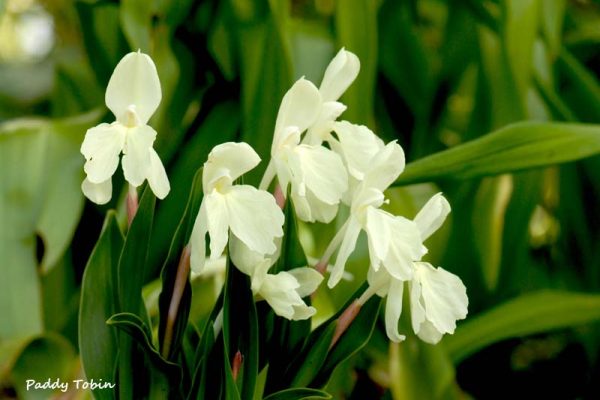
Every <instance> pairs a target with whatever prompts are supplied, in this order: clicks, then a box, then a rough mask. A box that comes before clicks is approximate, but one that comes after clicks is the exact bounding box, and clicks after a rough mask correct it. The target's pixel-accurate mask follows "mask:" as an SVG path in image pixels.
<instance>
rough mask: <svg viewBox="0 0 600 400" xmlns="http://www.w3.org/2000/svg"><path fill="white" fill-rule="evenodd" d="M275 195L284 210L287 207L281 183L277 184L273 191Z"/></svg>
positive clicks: (276, 200)
mask: <svg viewBox="0 0 600 400" xmlns="http://www.w3.org/2000/svg"><path fill="white" fill-rule="evenodd" d="M273 196H274V197H275V202H276V203H277V205H278V206H279V208H281V209H282V210H283V208H284V207H285V193H283V190H281V185H280V184H279V183H277V184H276V185H275V190H274V191H273Z"/></svg>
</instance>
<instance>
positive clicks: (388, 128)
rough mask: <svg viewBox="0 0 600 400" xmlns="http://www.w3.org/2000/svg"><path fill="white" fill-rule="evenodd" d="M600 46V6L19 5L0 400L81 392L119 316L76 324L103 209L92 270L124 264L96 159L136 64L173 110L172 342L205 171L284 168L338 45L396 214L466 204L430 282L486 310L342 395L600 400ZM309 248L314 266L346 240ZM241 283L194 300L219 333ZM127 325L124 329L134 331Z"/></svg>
mask: <svg viewBox="0 0 600 400" xmlns="http://www.w3.org/2000/svg"><path fill="white" fill-rule="evenodd" d="M32 15H34V16H35V15H42V16H44V17H45V18H51V21H52V23H53V25H52V32H53V45H52V47H51V50H50V51H49V53H47V54H45V53H44V54H33V53H32V54H29V53H27V52H26V51H23V50H22V49H21V50H20V49H19V48H18V46H17V45H15V43H19V36H18V29H17V28H15V27H16V26H18V24H19V23H23V21H24V20H26V19H27V18H30V17H31V16H32ZM599 43H600V2H598V1H589V0H588V1H567V0H483V1H478V0H405V1H394V0H378V1H376V0H337V1H334V0H314V1H312V0H304V1H302V0H294V1H286V0H259V1H251V0H223V1H217V0H205V1H200V0H198V1H194V0H183V1H170V0H155V1H141V0H123V1H120V2H119V1H108V0H107V1H94V0H81V1H68V0H57V1H40V2H35V1H31V2H27V1H9V0H4V1H0V121H2V123H1V125H0V274H1V275H0V276H1V279H0V397H2V396H6V397H13V396H19V398H46V397H47V396H49V393H47V392H26V391H25V390H24V381H25V380H26V379H34V378H37V379H39V380H45V379H47V378H48V377H53V378H54V377H62V378H63V379H76V378H77V377H81V376H82V373H83V371H82V368H81V362H80V361H79V360H80V358H79V354H80V353H81V352H83V351H85V349H82V348H81V347H80V345H79V343H83V342H82V341H81V337H78V332H81V329H82V327H81V326H79V330H78V315H79V313H80V311H81V310H82V309H83V314H82V315H92V316H93V315H98V313H103V312H104V311H105V306H107V307H110V304H108V305H106V304H104V303H95V302H93V301H90V302H87V303H86V302H81V301H80V296H81V290H82V276H83V273H84V269H85V266H86V264H87V262H88V259H89V258H90V254H91V253H92V249H93V248H94V246H95V245H96V241H97V240H98V237H99V236H100V231H101V229H102V226H103V220H104V216H105V214H106V213H107V210H109V209H112V208H114V209H116V210H117V211H116V212H112V211H111V212H110V213H109V217H108V218H107V222H106V224H105V232H109V234H107V235H105V236H103V240H104V241H106V243H107V244H106V245H105V246H103V247H101V248H102V252H101V251H96V252H95V253H94V254H95V257H96V259H102V257H109V258H110V257H111V256H110V254H111V253H110V252H111V251H117V249H118V250H119V251H120V249H121V247H122V246H125V247H127V242H126V241H125V243H123V236H122V234H121V233H120V230H119V228H118V226H119V225H120V226H121V227H123V226H124V225H125V219H126V216H125V214H124V202H123V199H124V195H125V192H126V187H125V185H122V182H123V178H122V177H121V176H119V175H118V174H117V176H116V179H117V181H116V182H115V183H114V187H115V194H114V195H113V200H112V202H111V203H110V204H109V205H107V206H105V207H97V206H94V205H92V204H91V203H89V202H86V201H84V198H83V195H82V193H81V191H80V188H79V186H80V182H81V181H82V180H83V168H82V166H83V161H84V160H83V157H82V156H81V154H80V153H79V146H80V144H81V142H82V140H83V136H84V134H85V131H86V129H87V128H89V127H91V126H94V125H96V124H97V123H99V122H100V121H110V120H111V118H112V116H111V115H109V113H108V112H107V110H106V108H105V107H104V106H103V103H104V89H105V87H106V84H107V82H108V79H109V77H110V74H111V73H112V70H113V68H114V66H115V65H116V64H117V62H118V61H119V59H120V58H121V57H122V56H123V55H124V54H125V53H127V52H128V51H131V50H136V49H141V50H142V51H143V52H146V53H148V54H150V55H151V56H152V58H153V59H154V61H155V62H156V65H157V68H158V72H159V76H160V79H161V84H162V89H163V101H162V103H161V106H160V108H159V109H158V112H157V114H156V115H155V116H154V117H153V119H152V120H151V124H152V126H154V127H155V128H156V130H157V131H158V133H159V135H158V138H157V143H156V144H155V148H156V149H157V151H158V153H159V154H160V157H161V159H162V160H163V162H164V163H165V166H166V167H167V172H168V174H169V178H170V181H171V186H172V191H171V193H170V195H169V196H168V197H167V198H166V199H165V200H164V201H161V202H158V204H157V206H156V211H155V212H154V214H153V219H154V224H153V228H152V229H144V227H142V226H140V227H139V228H138V229H140V232H142V234H146V235H148V239H147V243H148V257H147V261H146V262H145V263H144V262H143V261H139V263H143V264H144V265H143V266H141V267H140V268H138V269H136V270H135V271H136V274H137V275H135V276H133V278H135V279H134V280H136V281H137V282H138V284H140V285H141V283H142V282H143V283H145V284H146V285H145V287H144V299H145V301H146V305H147V309H148V315H147V319H148V321H150V322H151V325H152V326H157V324H156V321H157V318H158V313H159V303H160V302H159V301H158V295H159V293H160V271H161V267H162V266H163V263H164V261H165V259H167V260H173V259H174V258H176V257H177V255H173V254H171V255H169V246H170V244H171V242H172V238H173V237H174V236H175V237H179V236H177V235H176V229H177V227H178V224H179V221H180V220H182V216H183V214H184V210H185V207H186V204H187V202H188V196H189V194H190V188H191V186H192V183H193V181H194V175H195V172H196V170H197V168H199V167H200V166H201V165H202V163H203V162H204V161H205V159H206V156H207V154H208V152H209V151H210V150H211V148H212V147H213V146H214V145H215V144H218V143H221V142H225V141H232V140H236V141H237V140H243V141H246V142H248V143H249V144H251V145H252V146H253V147H254V148H255V149H256V150H257V152H258V153H259V154H260V155H261V157H262V158H263V160H267V159H268V151H269V148H270V143H271V139H272V132H273V127H274V122H275V116H276V113H277V109H278V106H279V102H280V101H281V98H282V96H283V94H284V93H285V91H286V90H287V89H288V88H289V87H290V86H291V84H292V83H293V81H294V80H295V79H297V78H299V77H301V76H306V77H307V78H308V79H311V80H313V81H314V82H316V83H318V82H320V79H321V77H322V73H323V71H324V68H325V67H326V65H327V63H328V62H329V60H330V59H331V58H332V56H333V55H334V54H335V52H336V51H337V50H338V49H339V48H340V47H342V46H344V47H346V48H347V49H348V50H350V51H352V52H354V53H356V54H357V55H358V57H359V58H360V60H361V72H360V75H359V77H358V79H357V80H356V81H355V83H354V84H353V85H352V87H351V88H350V90H348V92H347V93H346V94H345V96H344V97H343V98H342V101H343V102H344V103H345V104H347V105H348V110H347V111H346V113H345V114H344V115H343V118H344V119H347V120H349V121H351V122H354V123H361V124H366V125H368V126H369V127H370V128H371V129H373V130H374V131H375V132H376V133H377V134H379V135H380V136H381V137H382V138H384V140H386V141H388V140H393V139H395V140H398V142H399V143H400V144H401V145H402V146H403V147H404V149H405V151H406V154H407V160H408V162H409V164H408V165H407V168H406V171H405V173H404V174H403V175H401V177H400V179H399V181H398V182H397V185H395V187H394V188H393V189H390V190H389V191H388V193H387V195H388V197H389V198H390V199H391V204H390V205H389V207H390V208H391V209H393V210H394V211H397V212H401V213H403V214H406V215H408V216H410V217H412V216H413V215H414V214H415V212H416V210H417V209H418V207H420V206H421V205H422V204H423V203H424V202H425V199H426V198H427V197H428V196H430V195H431V194H433V193H435V192H437V191H439V190H441V191H443V192H444V193H445V195H446V196H447V197H448V199H449V201H450V204H451V205H452V208H453V212H452V216H451V220H450V221H448V222H447V224H446V225H447V227H446V228H445V229H444V230H443V231H441V232H440V233H438V235H437V236H435V237H434V239H432V240H434V241H435V244H433V245H431V246H430V247H431V248H432V250H431V254H430V260H431V261H432V262H434V263H436V264H438V265H442V266H443V267H444V268H446V269H448V270H450V271H452V272H453V273H455V274H457V275H458V276H460V277H461V279H462V280H463V281H464V283H465V284H466V286H467V289H468V295H469V301H470V304H469V316H468V317H467V320H466V321H462V322H460V323H459V325H458V329H457V331H456V333H455V335H453V336H449V337H447V338H445V339H444V340H443V341H442V342H441V343H440V344H439V345H437V346H430V345H426V344H423V343H421V342H419V341H417V340H416V339H415V338H414V337H408V339H407V341H406V342H404V343H401V344H399V345H395V344H389V343H388V341H387V339H386V338H385V330H384V329H383V326H382V323H381V322H380V323H378V324H377V325H376V327H375V330H374V332H373V334H372V336H371V337H370V340H369V342H368V343H367V345H366V346H365V347H364V348H363V349H362V350H361V351H360V352H358V353H357V354H355V355H353V356H352V357H351V358H350V359H349V360H347V361H345V362H344V363H343V364H341V365H340V367H339V368H337V369H336V370H335V373H334V374H333V377H332V379H331V380H330V381H329V383H328V384H327V386H326V390H327V391H328V392H329V393H331V394H332V395H333V398H335V399H342V398H355V399H365V398H368V399H371V398H373V399H375V398H386V399H425V398H464V397H468V396H472V397H474V398H490V397H515V396H517V394H516V393H517V392H516V390H517V389H516V387H517V385H523V386H521V388H520V392H518V394H519V396H518V397H527V396H535V397H538V398H574V397H579V398H582V397H583V398H585V397H587V398H598V397H600V383H599V382H600V362H599V356H600V350H599V349H600V329H599V325H598V321H599V320H600V207H598V205H599V199H600V156H598V154H600V125H598V124H599V123H600V85H599V83H598V74H599V71H600V46H599ZM265 165H266V162H263V163H262V164H261V166H262V168H264V167H265ZM261 174H262V170H261V167H260V166H259V168H258V169H257V171H254V172H253V173H251V174H249V176H246V177H245V179H246V180H248V181H250V182H252V183H257V180H258V177H259V176H260V175H261ZM119 192H121V194H120V195H119ZM148 201H150V200H148ZM143 202H144V198H142V203H143ZM148 204H150V203H148ZM148 207H149V208H152V207H151V206H150V205H148ZM140 224H141V222H140ZM299 228H300V233H301V235H300V236H301V239H302V241H303V245H304V248H305V250H306V252H307V253H308V254H309V256H312V257H318V256H319V255H320V254H321V253H322V252H323V250H324V247H325V246H326V244H327V242H328V238H330V237H331V235H332V234H333V233H334V232H335V222H334V223H332V224H330V226H317V227H309V226H304V225H301V226H300V227H299ZM132 229H133V228H132ZM182 229H183V230H184V231H183V232H185V229H186V228H185V227H184V228H182ZM182 234H184V233H181V232H180V233H179V235H182ZM178 240H181V238H180V239H178ZM98 248H100V246H99V247H98ZM132 251H140V249H135V250H132ZM131 257H132V259H135V257H134V256H131ZM138 259H139V258H138ZM141 260H143V257H142V258H141ZM292 262H294V260H292ZM295 262H300V260H295ZM90 263H91V261H90ZM367 263H368V257H367V253H366V249H365V250H364V251H362V252H361V251H357V252H356V253H355V254H354V256H353V257H352V258H351V270H352V272H353V273H354V275H355V279H354V280H353V281H348V282H344V283H343V284H341V285H339V286H338V287H336V289H335V290H334V291H333V292H328V291H327V290H321V291H319V292H318V293H317V296H316V297H315V298H314V299H313V301H314V304H315V305H316V307H317V308H318V309H319V311H320V312H319V314H318V315H317V318H316V320H315V321H313V323H318V322H322V321H325V320H326V319H327V318H329V317H330V316H331V315H333V313H334V312H335V311H337V310H338V309H339V308H340V307H341V306H342V305H343V304H344V303H345V302H346V301H347V300H349V298H350V295H351V294H352V293H353V292H354V291H355V290H356V289H357V288H358V286H359V285H360V283H361V281H362V277H363V276H364V274H365V271H366V267H367ZM89 265H91V264H88V267H89ZM115 268H116V267H115ZM104 272H106V271H104ZM90 273H91V272H90ZM97 279H98V285H99V286H98V287H94V285H92V287H91V288H89V289H87V290H97V291H98V296H100V297H101V296H108V295H107V294H106V291H105V290H101V289H103V288H104V286H103V285H105V284H106V283H102V281H103V280H104V282H106V281H110V279H112V278H111V276H102V275H101V274H100V275H99V276H97ZM222 279H224V277H222V276H214V277H211V278H207V279H197V280H194V281H193V282H192V290H193V296H192V299H191V303H190V321H191V322H192V323H194V325H195V326H196V327H197V328H198V329H200V330H201V329H202V327H203V326H204V322H205V321H207V320H209V318H210V317H209V314H210V311H211V309H212V305H213V304H214V303H215V302H216V301H217V296H218V293H216V292H215V290H214V287H215V285H218V284H219V282H222ZM231 284H233V283H231ZM108 286H110V285H108ZM83 289H84V290H86V288H83ZM106 290H109V288H108V289H106ZM259 306H260V305H257V307H259ZM132 307H134V308H135V307H139V305H132ZM249 312H251V311H249ZM254 312H256V310H255V311H254ZM86 313H87V314H86ZM111 314H112V313H111ZM108 316H110V315H108ZM127 318H129V317H127V316H121V320H112V323H114V324H116V325H118V326H125V327H127V326H136V325H135V324H134V323H132V322H131V321H130V320H128V319H127ZM213 318H214V317H213ZM90 324H93V321H92V322H90ZM119 324H120V325H119ZM127 324H129V325H127ZM90 326H91V325H90ZM90 326H85V328H84V329H91V328H90ZM104 328H105V326H104V325H101V326H99V327H98V330H97V331H95V332H98V335H101V334H102V333H101V331H102V329H104ZM106 329H107V328H106ZM140 334H141V335H142V336H143V335H144V334H145V333H144V332H141V333H140ZM147 335H148V336H150V339H149V340H150V341H151V340H152V336H153V335H154V336H156V335H158V333H157V332H149V333H147ZM205 339H206V337H205ZM206 340H208V339H206ZM212 340H213V341H214V340H215V338H212ZM225 340H226V341H227V340H228V339H225ZM187 345H191V344H189V343H186V342H185V341H184V343H183V346H187ZM92 347H93V343H92ZM225 347H227V346H225ZM96 350H97V349H96ZM109 354H110V349H107V350H106V351H105V355H106V356H107V357H109ZM213 356H214V355H213ZM330 357H333V356H332V355H330ZM113 361H114V360H113ZM227 362H229V360H227ZM321 362H324V363H325V364H327V362H331V359H329V361H327V360H321ZM162 367H163V368H169V366H168V365H166V366H165V365H162ZM298 379H300V378H298ZM311 379H312V378H311ZM198 390H200V389H198ZM306 394H307V395H310V394H311V393H309V392H307V393H306ZM75 395H76V396H78V398H86V397H89V396H90V393H89V392H80V393H77V394H75ZM281 398H284V397H281Z"/></svg>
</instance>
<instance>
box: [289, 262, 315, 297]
mask: <svg viewBox="0 0 600 400" xmlns="http://www.w3.org/2000/svg"><path fill="white" fill-rule="evenodd" d="M287 272H288V273H289V274H291V275H292V276H293V277H294V278H296V280H297V281H298V284H299V285H300V286H299V287H298V288H297V289H296V292H297V293H298V295H299V296H300V297H306V296H309V295H311V294H313V293H314V291H315V290H317V288H318V287H319V285H320V284H321V282H322V281H323V275H321V274H320V273H319V272H318V271H316V270H315V269H314V268H306V267H303V268H294V269H291V270H289V271H287Z"/></svg>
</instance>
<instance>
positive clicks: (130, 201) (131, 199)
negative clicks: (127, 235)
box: [126, 185, 139, 226]
mask: <svg viewBox="0 0 600 400" xmlns="http://www.w3.org/2000/svg"><path fill="white" fill-rule="evenodd" d="M126 203H127V226H131V221H133V218H134V217H135V214H136V213H137V210H138V206H139V201H138V194H137V189H136V188H135V187H133V186H131V185H129V191H128V192H127V199H126Z"/></svg>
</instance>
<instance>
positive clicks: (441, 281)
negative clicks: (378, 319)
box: [411, 262, 469, 338]
mask: <svg viewBox="0 0 600 400" xmlns="http://www.w3.org/2000/svg"><path fill="white" fill-rule="evenodd" d="M411 286H412V287H411V291H413V290H414V291H415V294H414V295H413V294H412V293H411V310H412V307H422V309H423V310H424V313H425V321H429V322H430V323H431V325H432V326H433V327H434V328H435V330H437V331H438V332H440V333H441V334H445V333H454V330H455V329H456V321H457V320H459V319H463V318H465V317H466V316H467V306H468V303H469V299H468V298H467V290H466V288H465V285H464V284H463V283H462V281H461V280H460V278H459V277H457V276H456V275H454V274H451V273H450V272H448V271H446V270H444V269H442V268H440V267H438V268H434V267H433V266H432V265H431V264H429V263H424V262H419V263H415V279H414V281H413V282H412V283H411ZM419 292H420V293H419ZM419 295H420V296H419ZM413 297H415V298H416V297H419V301H418V302H415V301H413V300H412V298H413ZM413 304H415V305H413ZM413 312H414V311H413ZM417 312H421V313H422V311H420V310H417ZM418 322H421V326H420V327H419V328H418V329H415V332H416V333H417V334H418V333H419V332H420V330H421V329H422V324H423V319H422V318H421V319H420V320H419V319H417V320H415V321H413V329H414V326H415V325H417V324H418ZM428 336H429V337H430V338H431V335H428ZM440 337H441V336H440Z"/></svg>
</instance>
